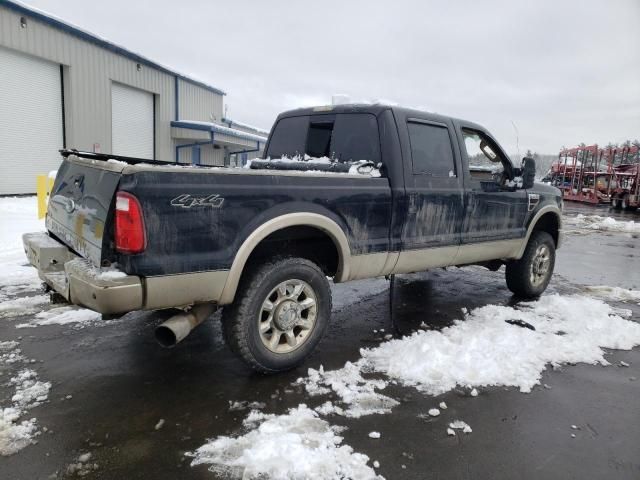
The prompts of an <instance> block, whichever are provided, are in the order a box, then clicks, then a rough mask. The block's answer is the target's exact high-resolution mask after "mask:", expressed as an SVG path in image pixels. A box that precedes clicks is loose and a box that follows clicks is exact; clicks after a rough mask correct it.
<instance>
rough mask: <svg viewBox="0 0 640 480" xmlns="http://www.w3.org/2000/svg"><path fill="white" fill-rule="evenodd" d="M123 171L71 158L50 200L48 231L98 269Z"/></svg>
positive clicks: (116, 166)
mask: <svg viewBox="0 0 640 480" xmlns="http://www.w3.org/2000/svg"><path fill="white" fill-rule="evenodd" d="M123 168H124V166H123V165H121V164H119V163H114V162H99V161H95V160H86V159H81V158H78V157H75V156H70V157H69V158H67V159H65V161H64V162H63V163H62V165H61V166H60V168H59V170H58V175H57V177H56V181H55V183H54V185H53V190H52V192H51V196H50V199H49V207H48V209H47V219H46V225H47V230H48V231H49V232H51V233H53V234H54V235H55V236H56V237H57V238H59V239H60V240H61V241H62V242H64V243H65V244H66V245H67V246H69V247H71V248H72V249H73V250H74V251H76V252H77V253H78V254H80V255H81V256H82V257H84V258H87V259H89V260H91V262H92V263H93V264H95V265H96V266H99V265H100V262H101V260H102V259H101V256H102V248H103V244H104V240H105V238H106V237H105V226H106V225H107V224H108V223H107V222H108V220H109V218H108V217H109V214H110V207H111V203H112V201H113V198H114V195H115V192H116V189H117V187H118V183H119V181H120V172H121V171H122V169H123Z"/></svg>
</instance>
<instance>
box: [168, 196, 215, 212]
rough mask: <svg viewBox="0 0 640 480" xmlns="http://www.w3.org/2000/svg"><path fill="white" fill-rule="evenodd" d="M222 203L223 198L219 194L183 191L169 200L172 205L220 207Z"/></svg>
mask: <svg viewBox="0 0 640 480" xmlns="http://www.w3.org/2000/svg"><path fill="white" fill-rule="evenodd" d="M223 203H224V198H222V197H221V196H220V195H217V194H213V195H189V194H188V193H183V194H182V195H178V196H177V197H176V198H174V199H173V200H171V202H170V204H171V206H173V207H182V208H191V207H211V208H220V207H221V206H222V204H223Z"/></svg>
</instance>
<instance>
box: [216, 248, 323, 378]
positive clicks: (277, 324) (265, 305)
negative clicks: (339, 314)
mask: <svg viewBox="0 0 640 480" xmlns="http://www.w3.org/2000/svg"><path fill="white" fill-rule="evenodd" d="M330 316H331V290H330V288H329V282H328V281H327V277H326V276H325V274H324V273H323V272H322V270H321V269H320V268H319V267H318V266H317V265H316V264H315V263H313V262H311V261H309V260H306V259H304V258H277V259H273V260H270V261H267V262H266V263H264V264H262V265H260V266H258V267H255V268H254V269H252V270H250V271H248V272H247V273H246V275H245V277H244V278H243V281H242V282H241V283H240V285H239V287H238V292H237V293H236V298H235V300H234V302H233V303H232V304H231V305H228V306H227V307H225V309H224V311H223V313H222V322H223V329H224V335H225V340H226V342H227V344H228V345H229V347H230V348H231V350H232V351H233V352H235V353H236V354H237V355H239V356H240V358H241V359H242V360H244V361H245V362H246V363H247V364H248V365H249V366H251V367H252V368H253V369H254V370H256V371H259V372H262V373H276V372H281V371H284V370H289V369H291V368H294V367H296V366H298V365H299V364H301V363H302V362H303V361H304V360H305V359H306V358H307V357H308V356H309V355H310V354H311V352H312V351H313V350H314V348H315V347H316V346H317V345H318V343H319V342H320V340H321V339H322V336H323V335H324V332H325V330H326V328H327V325H328V324H329V320H330Z"/></svg>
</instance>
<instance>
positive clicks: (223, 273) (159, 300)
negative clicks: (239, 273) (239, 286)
mask: <svg viewBox="0 0 640 480" xmlns="http://www.w3.org/2000/svg"><path fill="white" fill-rule="evenodd" d="M228 276H229V271H228V270H216V271H213V272H196V273H185V274H180V275H163V276H159V277H147V278H145V279H144V281H145V299H144V309H145V310H155V309H160V308H170V307H178V306H183V305H190V304H192V303H200V302H217V301H219V300H220V296H221V295H222V289H223V288H224V285H225V283H226V281H227V277H228Z"/></svg>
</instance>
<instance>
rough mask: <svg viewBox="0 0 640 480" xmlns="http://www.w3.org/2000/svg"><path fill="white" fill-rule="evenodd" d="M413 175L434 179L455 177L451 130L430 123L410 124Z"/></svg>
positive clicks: (408, 125)
mask: <svg viewBox="0 0 640 480" xmlns="http://www.w3.org/2000/svg"><path fill="white" fill-rule="evenodd" d="M407 127H408V130H409V142H410V143H411V159H412V162H413V173H414V174H416V175H431V176H433V177H455V176H456V166H455V161H454V159H453V150H452V149H451V138H450V137H449V129H448V128H447V127H445V126H439V125H433V124H428V123H419V122H411V121H410V122H408V124H407Z"/></svg>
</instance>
